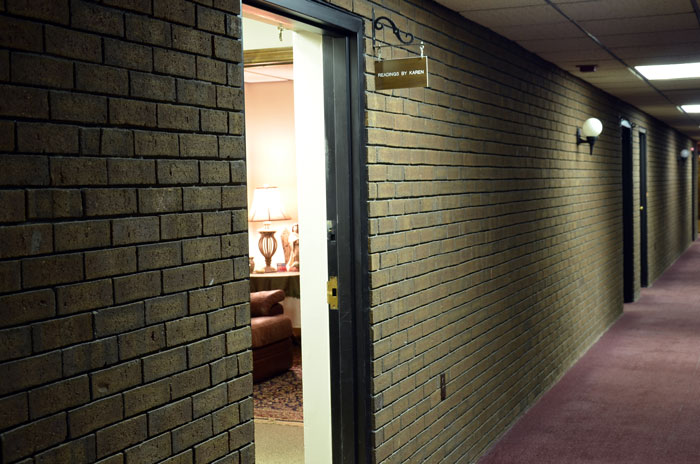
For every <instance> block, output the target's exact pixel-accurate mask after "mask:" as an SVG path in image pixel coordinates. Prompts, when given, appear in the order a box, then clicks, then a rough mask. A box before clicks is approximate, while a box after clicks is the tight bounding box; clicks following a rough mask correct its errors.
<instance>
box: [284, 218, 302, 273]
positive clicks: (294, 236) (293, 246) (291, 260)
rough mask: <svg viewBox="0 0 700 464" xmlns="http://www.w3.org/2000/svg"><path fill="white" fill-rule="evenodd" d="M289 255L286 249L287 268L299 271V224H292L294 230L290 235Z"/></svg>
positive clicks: (291, 270)
mask: <svg viewBox="0 0 700 464" xmlns="http://www.w3.org/2000/svg"><path fill="white" fill-rule="evenodd" d="M288 243H289V245H288V246H289V248H290V252H289V257H287V250H286V249H285V258H287V270H288V271H290V272H299V224H298V223H297V224H294V225H293V226H292V232H291V233H290V234H289V237H288Z"/></svg>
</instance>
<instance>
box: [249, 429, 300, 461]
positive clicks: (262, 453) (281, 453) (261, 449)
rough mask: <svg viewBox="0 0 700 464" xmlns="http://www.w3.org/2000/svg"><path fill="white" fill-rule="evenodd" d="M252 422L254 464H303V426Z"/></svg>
mask: <svg viewBox="0 0 700 464" xmlns="http://www.w3.org/2000/svg"><path fill="white" fill-rule="evenodd" d="M254 422H255V462H256V464H304V424H302V423H299V422H275V421H266V420H261V419H255V421H254Z"/></svg>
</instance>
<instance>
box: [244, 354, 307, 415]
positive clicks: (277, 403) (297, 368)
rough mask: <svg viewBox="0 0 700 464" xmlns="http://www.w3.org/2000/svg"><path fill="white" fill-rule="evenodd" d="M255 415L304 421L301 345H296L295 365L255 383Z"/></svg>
mask: <svg viewBox="0 0 700 464" xmlns="http://www.w3.org/2000/svg"><path fill="white" fill-rule="evenodd" d="M253 415H254V416H255V418H256V419H272V420H279V421H293V422H303V421H304V408H303V398H302V390H301V347H300V346H299V345H294V365H293V366H292V368H291V369H290V370H288V371H287V372H285V373H283V374H280V375H278V376H275V377H272V378H271V379H268V380H265V381H263V382H260V383H258V384H255V385H253Z"/></svg>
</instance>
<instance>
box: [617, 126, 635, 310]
mask: <svg viewBox="0 0 700 464" xmlns="http://www.w3.org/2000/svg"><path fill="white" fill-rule="evenodd" d="M620 134H621V138H620V142H621V144H622V146H621V148H622V256H623V258H622V262H623V271H622V274H623V281H624V284H623V288H624V290H623V296H624V301H625V303H631V302H632V301H634V179H633V165H634V162H633V151H632V124H630V122H629V121H627V120H626V119H623V120H621V121H620Z"/></svg>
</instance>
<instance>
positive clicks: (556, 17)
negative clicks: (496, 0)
mask: <svg viewBox="0 0 700 464" xmlns="http://www.w3.org/2000/svg"><path fill="white" fill-rule="evenodd" d="M463 16H464V17H466V18H469V19H471V20H472V21H474V22H477V23H479V24H481V25H482V26H486V27H488V28H489V29H493V30H494V31H496V32H498V31H499V30H500V28H502V27H507V26H516V25H519V24H531V25H536V24H547V23H558V22H561V15H560V14H559V13H557V12H556V11H555V10H554V9H553V8H552V7H550V6H549V5H539V6H525V7H515V8H499V9H497V10H478V11H466V12H464V14H463ZM499 33H500V32H499Z"/></svg>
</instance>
